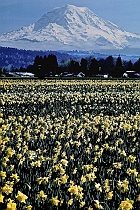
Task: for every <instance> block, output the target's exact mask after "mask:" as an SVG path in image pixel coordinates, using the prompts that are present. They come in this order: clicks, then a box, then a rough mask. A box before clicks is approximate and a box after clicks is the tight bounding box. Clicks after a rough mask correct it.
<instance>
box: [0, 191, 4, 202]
mask: <svg viewBox="0 0 140 210" xmlns="http://www.w3.org/2000/svg"><path fill="white" fill-rule="evenodd" d="M3 199H4V196H3V195H2V193H0V203H3Z"/></svg>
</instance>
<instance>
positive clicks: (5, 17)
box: [0, 0, 140, 35]
mask: <svg viewBox="0 0 140 210" xmlns="http://www.w3.org/2000/svg"><path fill="white" fill-rule="evenodd" d="M66 4H73V5H75V6H84V7H88V8H89V9H90V10H92V11H93V12H94V13H95V14H96V15H98V16H99V17H101V18H103V19H104V20H109V21H111V22H112V23H114V24H116V25H118V26H119V27H120V28H121V29H123V30H126V31H129V32H132V33H137V34H140V23H139V22H140V11H139V10H140V0H0V35H1V34H3V33H6V32H10V31H13V30H17V29H19V28H21V27H22V26H27V25H29V24H32V23H34V22H36V21H37V20H38V19H39V18H41V17H42V16H43V14H45V13H47V12H49V11H50V10H52V9H53V8H55V7H62V6H65V5H66Z"/></svg>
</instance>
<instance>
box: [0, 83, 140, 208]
mask: <svg viewBox="0 0 140 210" xmlns="http://www.w3.org/2000/svg"><path fill="white" fill-rule="evenodd" d="M0 90H1V92H0V183H1V184H0V209H1V210H24V209H27V210H53V209H60V210H78V209H84V210H96V209H104V210H130V209H135V210H138V209H139V206H140V150H139V149H140V145H139V142H140V133H139V132H140V106H139V105H140V95H139V90H140V81H139V80H76V79H75V80H35V79H26V80H22V79H15V80H14V79H9V80H8V79H2V80H1V81H0Z"/></svg>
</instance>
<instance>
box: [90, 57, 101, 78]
mask: <svg viewBox="0 0 140 210" xmlns="http://www.w3.org/2000/svg"><path fill="white" fill-rule="evenodd" d="M98 73H99V66H98V61H97V60H96V58H93V59H91V62H90V65H89V71H88V74H89V76H95V75H96V74H98Z"/></svg>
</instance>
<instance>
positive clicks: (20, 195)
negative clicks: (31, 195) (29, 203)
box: [16, 191, 28, 203]
mask: <svg viewBox="0 0 140 210" xmlns="http://www.w3.org/2000/svg"><path fill="white" fill-rule="evenodd" d="M16 198H17V200H18V201H19V202H20V203H26V200H27V199H28V197H27V196H26V195H25V194H23V193H22V192H20V191H18V194H17V196H16Z"/></svg>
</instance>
